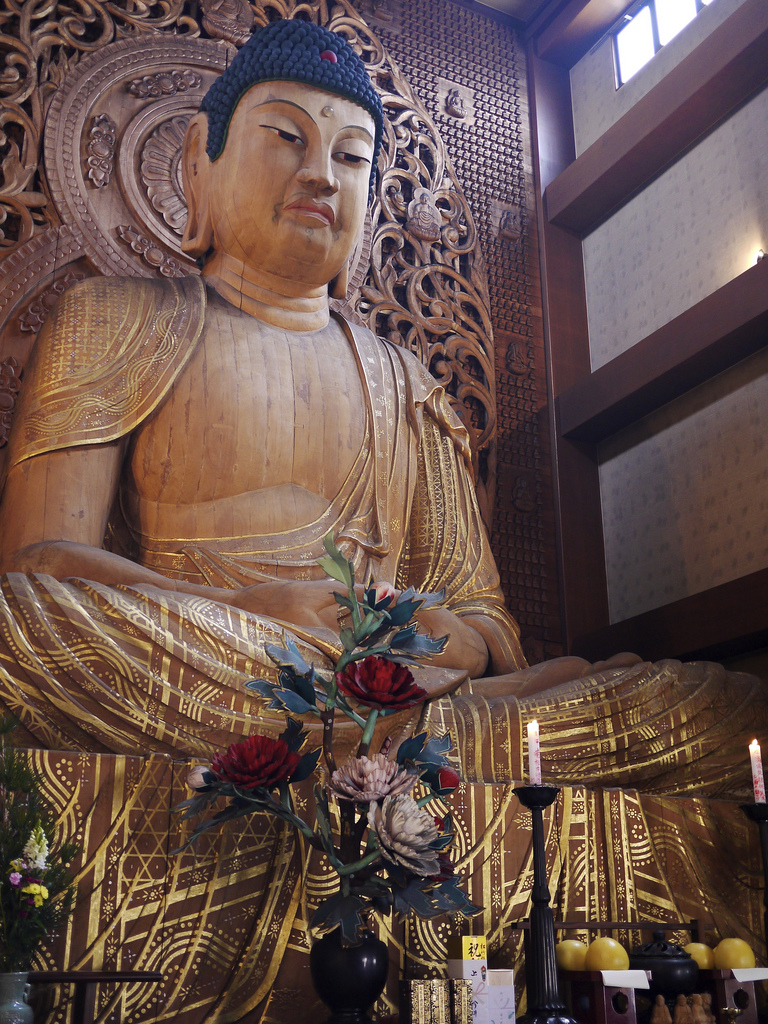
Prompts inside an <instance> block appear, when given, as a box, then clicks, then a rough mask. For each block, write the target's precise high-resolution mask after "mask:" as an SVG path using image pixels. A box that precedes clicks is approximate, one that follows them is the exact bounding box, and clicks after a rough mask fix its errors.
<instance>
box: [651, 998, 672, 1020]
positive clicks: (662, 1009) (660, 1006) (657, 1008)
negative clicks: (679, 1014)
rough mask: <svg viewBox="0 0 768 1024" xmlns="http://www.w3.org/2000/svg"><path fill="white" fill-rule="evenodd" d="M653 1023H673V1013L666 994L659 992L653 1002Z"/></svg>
mask: <svg viewBox="0 0 768 1024" xmlns="http://www.w3.org/2000/svg"><path fill="white" fill-rule="evenodd" d="M651 1024H672V1015H671V1014H670V1012H669V1009H668V1008H667V1004H666V1002H665V1001H664V996H663V995H661V993H659V995H657V996H656V999H655V1000H654V1003H653V1009H652V1010H651Z"/></svg>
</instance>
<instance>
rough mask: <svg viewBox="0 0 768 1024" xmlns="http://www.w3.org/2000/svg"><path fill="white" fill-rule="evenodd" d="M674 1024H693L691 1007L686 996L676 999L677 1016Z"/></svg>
mask: <svg viewBox="0 0 768 1024" xmlns="http://www.w3.org/2000/svg"><path fill="white" fill-rule="evenodd" d="M672 1024H693V1014H692V1013H691V1007H690V1004H689V1002H688V999H687V998H686V996H684V995H679V996H678V997H677V999H675V1015H674V1017H673V1018H672Z"/></svg>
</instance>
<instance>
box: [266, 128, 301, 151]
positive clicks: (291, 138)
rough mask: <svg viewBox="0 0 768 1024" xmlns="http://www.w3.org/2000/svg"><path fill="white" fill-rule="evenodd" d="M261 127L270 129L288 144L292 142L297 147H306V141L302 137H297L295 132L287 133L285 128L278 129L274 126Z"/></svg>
mask: <svg viewBox="0 0 768 1024" xmlns="http://www.w3.org/2000/svg"><path fill="white" fill-rule="evenodd" d="M260 127H261V128H268V129H269V130H270V131H271V132H274V133H275V135H277V136H279V137H280V138H281V139H284V140H285V141H286V142H292V143H294V145H296V146H303V145H304V139H302V138H301V136H300V135H295V134H294V133H293V132H287V131H286V130H285V129H284V128H277V127H276V126H275V125H273V124H262V125H260Z"/></svg>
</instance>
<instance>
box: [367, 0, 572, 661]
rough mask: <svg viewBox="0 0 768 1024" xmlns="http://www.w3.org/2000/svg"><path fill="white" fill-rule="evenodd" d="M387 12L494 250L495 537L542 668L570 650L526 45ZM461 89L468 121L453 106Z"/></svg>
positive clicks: (394, 7) (474, 20) (431, 13)
mask: <svg viewBox="0 0 768 1024" xmlns="http://www.w3.org/2000/svg"><path fill="white" fill-rule="evenodd" d="M366 3H367V5H368V7H373V6H374V0H366ZM376 6H377V8H378V14H377V13H376V11H371V13H370V20H371V21H372V23H373V24H375V26H376V28H377V31H378V32H379V35H380V36H381V38H382V39H383V40H384V42H385V44H386V47H387V51H388V53H389V54H390V55H391V56H392V57H393V58H394V59H395V60H397V61H398V63H399V65H400V66H401V67H402V68H403V69H404V70H405V72H406V73H407V75H408V79H409V81H410V83H411V86H412V88H413V90H414V91H415V92H416V93H418V95H419V96H420V98H421V99H422V100H423V101H424V103H425V104H426V106H427V108H428V109H429V111H430V113H431V114H432V116H433V118H434V120H435V123H436V125H437V127H438V128H439V131H440V135H441V138H442V139H443V141H444V143H445V147H446V149H447V151H448V154H449V156H450V160H451V163H452V165H453V167H454V169H455V172H456V176H457V178H458V179H459V181H460V182H461V186H462V189H463V191H464V195H465V196H466V201H467V203H468V205H469V207H470V209H471V210H472V214H473V216H474V221H475V227H476V230H477V232H478V236H479V241H480V247H481V250H482V252H483V253H484V254H485V266H486V268H487V276H488V287H489V295H490V309H491V318H492V326H493V332H494V340H495V374H496V424H497V432H496V450H495V452H494V453H493V457H495V458H496V460H497V461H496V474H495V475H496V503H495V511H494V517H493V527H492V530H491V541H492V545H493V549H494V554H495V556H496V560H497V563H498V565H499V571H500V573H501V581H502V587H503V589H504V593H505V596H506V599H507V603H508V605H509V608H510V610H511V611H512V613H513V614H514V615H515V617H516V618H517V619H518V621H519V622H520V626H521V630H522V635H523V638H524V641H525V646H526V653H527V655H528V658H529V661H541V660H543V658H545V657H553V656H556V655H558V654H561V653H562V648H561V640H560V614H559V594H558V569H557V556H556V551H555V537H554V517H553V513H552V509H553V496H552V477H551V466H550V444H549V435H548V428H547V420H546V412H545V408H546V401H547V395H546V376H545V367H544V343H543V330H542V324H541V301H540V285H539V266H538V242H537V235H536V211H535V205H534V189H533V180H532V165H531V153H530V132H529V121H528V102H527V91H526V63H525V49H524V44H523V42H522V40H520V39H519V38H518V37H517V35H516V34H515V32H514V31H513V30H512V29H511V28H509V27H505V26H503V25H500V24H498V23H497V22H495V21H491V20H490V19H489V18H487V17H485V16H483V15H482V14H478V13H475V12H473V11H467V10H466V9H464V8H462V7H458V6H456V5H454V4H452V3H450V2H449V0H408V3H407V4H405V3H399V2H398V0H378V3H377V5H376ZM366 16H369V15H366ZM387 17H388V20H387ZM451 89H453V90H456V91H457V92H458V95H459V96H460V97H461V98H462V99H463V100H464V108H465V111H466V114H467V115H468V116H465V117H463V118H460V117H457V116H456V114H455V111H452V110H450V109H449V104H448V96H449V93H450V91H451Z"/></svg>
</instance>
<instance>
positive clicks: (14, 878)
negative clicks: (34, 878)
mask: <svg viewBox="0 0 768 1024" xmlns="http://www.w3.org/2000/svg"><path fill="white" fill-rule="evenodd" d="M8 881H9V882H10V883H11V885H13V886H15V887H16V888H17V889H18V888H20V887H21V883H22V881H23V879H22V877H21V875H20V874H19V872H18V871H12V872H11V874H10V876H9V878H8Z"/></svg>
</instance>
